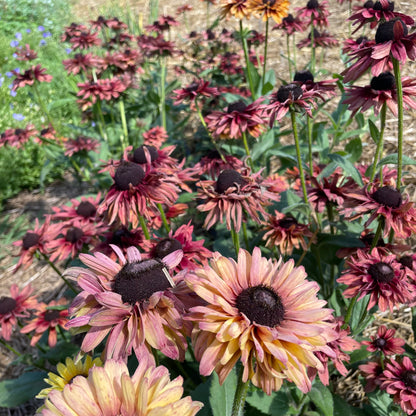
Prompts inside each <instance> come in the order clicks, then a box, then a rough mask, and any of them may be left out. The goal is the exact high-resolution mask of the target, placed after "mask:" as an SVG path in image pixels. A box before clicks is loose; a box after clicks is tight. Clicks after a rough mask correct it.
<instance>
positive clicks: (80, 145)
mask: <svg viewBox="0 0 416 416" xmlns="http://www.w3.org/2000/svg"><path fill="white" fill-rule="evenodd" d="M64 147H65V156H68V157H71V156H73V155H74V154H77V153H84V154H85V153H87V152H98V149H99V147H100V143H99V141H98V140H96V139H93V138H92V137H87V136H78V137H77V138H76V139H68V140H65V142H64Z"/></svg>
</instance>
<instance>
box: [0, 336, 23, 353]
mask: <svg viewBox="0 0 416 416" xmlns="http://www.w3.org/2000/svg"><path fill="white" fill-rule="evenodd" d="M0 344H2V345H4V346H5V347H6V348H7V349H8V350H9V351H11V352H12V353H13V354H15V355H17V356H18V357H21V356H22V354H20V352H19V351H16V350H15V349H14V348H13V347H12V346H11V345H9V344H8V343H7V342H6V341H4V340H3V339H2V338H0Z"/></svg>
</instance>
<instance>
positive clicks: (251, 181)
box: [197, 168, 280, 232]
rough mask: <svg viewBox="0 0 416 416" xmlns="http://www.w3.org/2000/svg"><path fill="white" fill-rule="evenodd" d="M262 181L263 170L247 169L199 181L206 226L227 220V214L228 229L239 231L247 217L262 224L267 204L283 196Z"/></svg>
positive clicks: (223, 172) (226, 172) (223, 173)
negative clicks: (263, 184) (251, 171)
mask: <svg viewBox="0 0 416 416" xmlns="http://www.w3.org/2000/svg"><path fill="white" fill-rule="evenodd" d="M262 182H263V178H262V177H261V174H260V172H257V173H250V171H249V169H247V168H245V169H241V170H239V171H237V170H232V169H226V170H223V171H222V172H221V173H220V175H219V176H218V178H217V180H216V181H215V180H206V181H200V182H198V183H197V187H198V199H200V200H202V202H203V203H202V204H200V205H198V206H197V208H198V209H199V210H200V211H202V212H207V216H206V218H205V222H204V228H206V229H209V228H211V227H212V226H213V225H214V224H216V223H217V222H220V223H223V222H224V217H225V223H226V224H227V229H229V230H231V229H234V230H235V231H237V232H239V230H240V228H241V224H242V222H243V221H247V217H248V218H251V219H253V220H254V221H256V222H257V223H259V224H260V223H261V220H260V217H259V215H262V216H263V217H266V216H267V214H266V211H265V209H264V207H265V206H267V205H270V203H271V201H273V200H274V201H278V200H279V199H280V195H278V194H275V193H273V192H270V191H268V190H267V188H265V187H264V188H263V186H262Z"/></svg>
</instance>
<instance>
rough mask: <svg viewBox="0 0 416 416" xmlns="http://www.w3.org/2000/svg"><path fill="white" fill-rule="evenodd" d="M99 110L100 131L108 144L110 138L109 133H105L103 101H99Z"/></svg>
mask: <svg viewBox="0 0 416 416" xmlns="http://www.w3.org/2000/svg"><path fill="white" fill-rule="evenodd" d="M97 110H98V117H99V118H100V121H99V122H98V123H97V124H98V129H99V130H100V134H101V136H102V137H103V139H104V140H105V141H106V142H107V141H108V137H107V133H106V131H105V120H104V114H103V109H102V107H101V101H100V100H97Z"/></svg>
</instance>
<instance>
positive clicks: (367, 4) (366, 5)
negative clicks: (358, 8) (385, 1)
mask: <svg viewBox="0 0 416 416" xmlns="http://www.w3.org/2000/svg"><path fill="white" fill-rule="evenodd" d="M363 7H364V8H365V9H372V8H373V7H374V2H373V0H368V1H366V2H365V3H364V4H363Z"/></svg>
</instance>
